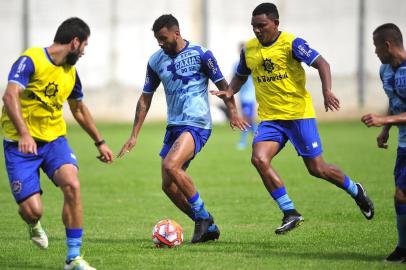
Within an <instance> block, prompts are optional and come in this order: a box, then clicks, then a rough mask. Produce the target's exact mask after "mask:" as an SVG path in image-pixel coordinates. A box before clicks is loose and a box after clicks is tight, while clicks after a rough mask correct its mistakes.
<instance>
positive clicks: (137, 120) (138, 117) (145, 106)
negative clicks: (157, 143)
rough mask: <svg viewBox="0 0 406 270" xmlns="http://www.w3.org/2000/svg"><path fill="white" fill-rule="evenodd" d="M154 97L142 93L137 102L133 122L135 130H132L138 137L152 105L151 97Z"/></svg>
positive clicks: (133, 135) (133, 134)
mask: <svg viewBox="0 0 406 270" xmlns="http://www.w3.org/2000/svg"><path fill="white" fill-rule="evenodd" d="M150 98H152V97H147V96H145V94H142V95H141V97H140V99H139V100H138V102H137V108H136V109H135V116H134V123H133V130H132V132H131V136H132V137H134V138H137V137H138V133H139V132H140V130H141V127H142V125H143V123H144V121H145V118H146V117H147V114H148V111H149V108H150V107H151V99H150Z"/></svg>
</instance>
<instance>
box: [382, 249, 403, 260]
mask: <svg viewBox="0 0 406 270" xmlns="http://www.w3.org/2000/svg"><path fill="white" fill-rule="evenodd" d="M385 261H386V262H392V263H406V248H401V247H396V248H395V250H394V251H393V252H392V253H391V254H389V256H388V257H386V259H385Z"/></svg>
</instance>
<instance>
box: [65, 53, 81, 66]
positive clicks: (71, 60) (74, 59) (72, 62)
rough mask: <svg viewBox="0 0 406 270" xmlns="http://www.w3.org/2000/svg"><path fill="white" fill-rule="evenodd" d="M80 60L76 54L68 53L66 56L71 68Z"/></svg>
mask: <svg viewBox="0 0 406 270" xmlns="http://www.w3.org/2000/svg"><path fill="white" fill-rule="evenodd" d="M78 60H79V54H78V53H75V52H71V53H68V55H67V56H66V63H67V64H68V65H70V66H74V65H75V64H76V62H77V61H78Z"/></svg>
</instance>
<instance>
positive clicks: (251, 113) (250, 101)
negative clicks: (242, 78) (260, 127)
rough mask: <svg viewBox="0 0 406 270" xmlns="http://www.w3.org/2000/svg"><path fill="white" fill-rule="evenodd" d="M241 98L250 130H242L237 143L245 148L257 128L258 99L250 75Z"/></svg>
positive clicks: (235, 65)
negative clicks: (249, 137)
mask: <svg viewBox="0 0 406 270" xmlns="http://www.w3.org/2000/svg"><path fill="white" fill-rule="evenodd" d="M239 49H240V51H241V50H243V49H244V42H242V43H240V45H239ZM238 64H239V61H238V62H237V63H235V64H234V67H233V72H234V73H235V72H236V71H237V67H238ZM238 94H239V98H240V106H241V114H242V116H243V117H244V120H245V121H246V122H247V123H248V124H249V125H250V127H249V128H248V130H242V131H241V134H240V140H239V141H238V144H237V149H238V150H243V149H245V148H246V147H247V141H248V134H249V133H252V134H254V133H255V131H256V129H257V123H256V106H257V101H256V99H255V87H254V83H253V81H252V76H248V79H247V81H246V82H245V83H244V84H243V85H242V86H241V88H240V91H239V92H238Z"/></svg>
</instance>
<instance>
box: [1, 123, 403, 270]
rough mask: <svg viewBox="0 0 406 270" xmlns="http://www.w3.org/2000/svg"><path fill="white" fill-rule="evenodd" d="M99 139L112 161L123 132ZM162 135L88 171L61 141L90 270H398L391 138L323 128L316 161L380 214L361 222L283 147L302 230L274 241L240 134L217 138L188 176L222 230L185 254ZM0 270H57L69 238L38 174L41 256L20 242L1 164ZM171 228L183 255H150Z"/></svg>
mask: <svg viewBox="0 0 406 270" xmlns="http://www.w3.org/2000/svg"><path fill="white" fill-rule="evenodd" d="M99 128H100V130H101V131H102V134H103V136H104V138H105V139H106V141H107V142H108V144H109V146H110V147H111V148H112V149H113V150H114V151H115V152H116V153H117V152H118V150H119V149H120V147H121V146H122V144H123V143H124V142H125V141H126V140H127V138H128V135H129V134H130V129H131V126H130V125H124V124H121V125H119V124H103V125H99ZM164 129H165V124H163V123H147V124H145V125H144V127H143V129H142V131H141V134H140V136H139V139H138V143H137V145H136V147H135V148H134V150H133V151H132V152H131V153H130V154H128V155H126V156H125V158H123V159H119V160H116V161H115V162H114V164H111V165H105V164H102V163H100V162H99V161H98V160H96V158H95V157H96V155H97V154H98V153H97V150H96V149H95V147H94V145H93V143H92V142H91V140H90V139H89V138H88V136H87V135H86V134H85V133H84V131H82V130H81V129H80V128H79V127H78V126H74V125H73V126H72V125H71V127H70V128H69V134H68V139H69V141H70V145H71V147H72V148H73V149H74V151H75V154H76V156H77V157H78V161H79V166H80V174H79V176H80V179H81V182H82V199H83V204H84V212H85V225H84V239H83V240H84V246H83V248H82V252H84V253H85V258H86V259H87V260H88V261H89V262H90V263H91V265H92V266H95V267H96V268H97V269H117V270H119V269H120V270H122V269H212V270H214V269H404V266H402V265H393V264H388V263H384V262H383V259H384V258H385V256H386V255H388V254H389V253H390V252H391V251H392V250H393V249H394V247H395V245H396V230H395V226H396V225H395V213H394V208H393V191H394V181H393V176H392V171H393V166H394V161H395V155H396V154H395V152H396V137H397V135H396V133H395V131H396V130H395V128H394V129H393V130H392V133H391V139H390V142H389V149H388V150H382V149H378V148H377V147H376V142H375V141H376V140H375V138H376V136H377V134H378V132H379V129H377V128H375V129H367V128H365V127H364V126H362V125H361V123H360V122H345V123H321V124H320V126H319V131H320V135H321V138H322V142H323V148H324V158H325V159H326V161H327V162H329V163H333V164H336V165H338V166H339V167H340V168H341V169H343V170H344V171H345V172H346V173H347V174H348V175H349V176H350V177H351V178H352V179H354V180H355V181H360V182H361V183H363V184H364V186H365V188H366V189H367V191H368V193H369V195H370V197H371V198H372V199H373V201H374V203H375V208H376V209H375V210H376V214H375V217H374V219H373V220H372V221H367V220H366V219H365V218H364V217H363V216H362V214H361V212H360V211H359V209H358V207H357V206H356V204H355V203H354V201H353V200H352V199H351V198H350V197H349V195H347V194H346V193H345V192H343V191H342V190H340V189H338V188H336V187H335V186H333V185H331V184H329V183H327V182H325V181H322V180H318V179H315V178H313V177H311V176H310V175H309V174H308V173H307V171H306V169H305V166H304V164H303V162H302V160H301V158H300V157H298V156H297V154H296V152H295V150H294V149H293V147H292V146H291V145H288V146H287V147H285V149H284V150H283V151H282V152H281V153H280V154H279V156H278V157H277V158H276V160H275V161H274V167H275V168H276V169H277V170H278V172H279V174H280V175H281V176H282V178H283V179H284V180H285V182H286V187H287V190H288V192H289V195H290V197H291V198H292V200H293V201H294V203H295V206H296V207H297V209H298V210H299V211H300V212H301V213H302V215H303V216H304V218H305V222H304V224H303V226H302V227H300V228H298V229H297V230H295V231H293V232H291V233H289V234H287V235H282V236H278V235H275V233H274V229H275V227H277V226H278V225H280V222H281V218H282V215H281V213H280V211H279V209H278V207H277V205H276V204H275V203H274V202H273V200H272V199H271V198H270V196H269V194H268V193H267V192H266V190H265V188H264V186H263V184H262V181H261V179H260V178H259V176H258V174H257V172H256V171H255V169H254V168H253V167H252V165H251V164H250V154H251V150H250V149H247V150H244V151H238V150H236V149H235V145H236V143H237V141H238V137H239V133H238V132H233V131H232V130H231V129H229V127H228V126H226V125H216V126H214V129H213V133H212V136H211V138H210V140H209V142H208V144H207V145H206V147H205V148H204V149H203V151H202V152H201V153H200V154H199V155H198V156H197V157H196V158H195V159H194V160H193V162H192V164H191V166H190V168H189V170H188V172H189V174H190V175H191V176H192V178H193V180H194V182H195V184H196V186H197V188H198V191H199V193H200V194H201V196H202V198H203V200H204V201H205V205H206V207H207V209H208V210H209V211H210V212H211V213H212V214H213V216H214V217H215V221H216V223H217V224H218V225H219V227H220V230H221V236H220V240H219V241H218V242H215V243H213V242H212V243H205V244H197V245H191V244H189V241H190V239H191V235H192V233H193V223H192V222H191V221H190V220H189V219H188V218H187V217H186V216H184V215H183V214H182V213H181V212H180V211H178V210H177V209H176V208H175V207H174V206H173V205H172V204H171V202H170V201H169V199H167V198H166V197H165V195H164V193H163V192H162V191H161V178H160V158H159V156H158V152H159V150H160V147H161V145H162V139H163V135H164ZM0 159H1V161H0V166H1V179H2V180H1V181H0V209H1V210H0V211H1V222H0V269H62V268H63V263H64V262H63V261H64V257H65V243H64V241H65V231H64V227H63V225H62V222H61V206H62V199H63V198H62V193H61V192H60V191H59V189H57V188H55V187H54V186H53V184H52V183H51V182H50V181H49V180H48V179H47V178H46V176H44V175H43V174H42V178H41V179H42V189H43V190H44V194H43V202H44V216H43V218H42V224H43V227H44V228H45V229H46V231H47V233H48V236H49V241H50V244H49V249H48V250H46V251H43V250H39V249H38V248H36V247H35V246H33V245H32V244H31V243H30V242H29V241H28V234H27V232H26V228H25V226H24V224H23V222H22V221H21V220H20V218H19V216H18V215H17V212H16V209H17V206H16V204H15V203H14V200H13V198H12V195H11V193H10V188H9V185H8V180H7V175H6V171H5V169H4V160H3V159H4V158H3V155H1V157H0ZM164 218H171V219H174V220H176V221H177V222H179V223H180V224H181V225H182V227H183V229H184V234H185V243H184V244H183V245H182V246H181V247H179V248H175V249H157V248H155V247H154V246H153V244H152V241H151V230H152V227H153V226H154V224H155V223H156V222H157V221H158V220H161V219H164Z"/></svg>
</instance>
